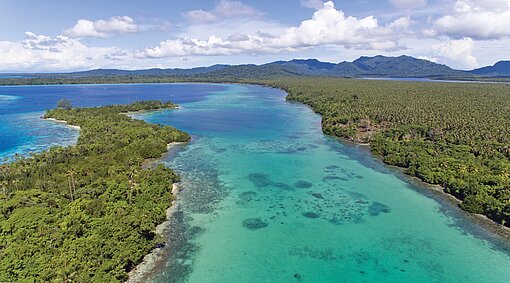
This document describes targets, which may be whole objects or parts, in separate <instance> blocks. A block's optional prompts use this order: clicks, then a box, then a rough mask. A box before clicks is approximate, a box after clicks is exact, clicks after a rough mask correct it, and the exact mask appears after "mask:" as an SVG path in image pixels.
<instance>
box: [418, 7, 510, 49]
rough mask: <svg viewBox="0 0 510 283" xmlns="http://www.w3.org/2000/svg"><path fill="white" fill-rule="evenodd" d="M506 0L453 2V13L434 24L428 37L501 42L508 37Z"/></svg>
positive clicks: (509, 15) (508, 17)
mask: <svg viewBox="0 0 510 283" xmlns="http://www.w3.org/2000/svg"><path fill="white" fill-rule="evenodd" d="M509 23H510V0H476V1H475V0H457V1H455V5H454V9H453V12H452V13H451V14H449V15H445V16H442V17H440V18H438V19H437V20H435V21H434V23H433V28H432V29H430V30H427V34H429V35H437V34H443V35H448V36H450V37H453V38H463V37H470V38H473V39H501V38H506V37H509V36H510V28H508V25H509Z"/></svg>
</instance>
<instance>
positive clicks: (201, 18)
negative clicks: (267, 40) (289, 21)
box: [182, 0, 263, 23]
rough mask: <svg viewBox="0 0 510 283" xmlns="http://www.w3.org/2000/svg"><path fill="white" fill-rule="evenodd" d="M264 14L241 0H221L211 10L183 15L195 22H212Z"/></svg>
mask: <svg viewBox="0 0 510 283" xmlns="http://www.w3.org/2000/svg"><path fill="white" fill-rule="evenodd" d="M262 14H263V13H262V12H260V11H258V10H257V9H255V8H253V7H252V6H249V5H246V4H244V3H242V2H241V1H231V0H221V1H220V2H218V3H217V4H216V6H215V7H214V9H212V10H211V11H204V10H191V11H187V12H185V13H183V14H182V15H183V17H185V18H186V19H187V20H188V21H190V22H193V23H211V22H216V21H220V20H225V19H228V18H234V17H260V16H262Z"/></svg>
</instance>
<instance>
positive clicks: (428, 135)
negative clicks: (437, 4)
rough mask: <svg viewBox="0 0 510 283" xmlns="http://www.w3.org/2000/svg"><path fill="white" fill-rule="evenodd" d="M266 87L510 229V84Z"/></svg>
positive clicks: (333, 82)
mask: <svg viewBox="0 0 510 283" xmlns="http://www.w3.org/2000/svg"><path fill="white" fill-rule="evenodd" d="M265 83H266V84H268V85H271V86H274V87H279V88H282V89H284V90H285V91H287V92H288V94H289V95H288V97H287V99H288V100H291V101H298V102H302V103H305V104H307V105H309V106H310V107H312V108H313V109H314V110H315V111H316V112H317V113H320V114H321V115H322V116H323V120H322V126H323V130H324V132H325V133H326V134H329V135H333V136H337V137H342V138H347V139H351V140H354V141H359V142H368V143H370V145H371V148H372V151H373V152H374V153H375V154H377V155H379V156H381V157H382V158H383V160H384V162H385V163H387V164H391V165H396V166H399V167H404V168H406V172H407V173H408V174H410V175H412V176H416V177H418V178H420V179H421V180H423V181H425V182H427V183H430V184H437V185H441V186H443V187H444V191H445V192H447V193H449V194H452V195H454V196H455V197H457V198H458V199H460V200H462V204H461V207H462V208H463V209H464V210H466V211H469V212H473V213H479V214H484V215H486V216H487V217H489V218H490V219H492V220H494V221H496V222H498V223H501V224H503V225H506V226H510V85H508V84H473V83H472V84H464V83H417V82H397V81H366V80H348V79H332V78H287V79H278V80H273V81H267V82H265ZM395 197H398V196H395Z"/></svg>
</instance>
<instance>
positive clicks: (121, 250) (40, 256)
mask: <svg viewBox="0 0 510 283" xmlns="http://www.w3.org/2000/svg"><path fill="white" fill-rule="evenodd" d="M71 107H72V105H71V104H70V103H69V102H67V101H61V102H59V108H57V109H54V110H50V111H48V112H47V113H46V114H45V118H54V119H57V120H65V121H67V122H68V123H69V124H70V125H76V126H79V127H81V131H80V136H79V138H78V141H77V144H76V146H70V147H53V148H51V149H50V150H47V151H44V152H41V153H37V154H33V155H32V156H31V157H29V158H21V157H20V158H18V159H17V160H15V161H14V162H12V163H9V164H3V165H0V188H1V192H0V209H1V213H0V281H2V282H34V281H36V282H118V281H124V280H126V279H127V273H128V272H129V271H130V270H131V269H132V268H133V267H134V266H136V265H137V264H138V263H140V262H141V261H142V259H143V257H144V256H145V255H146V254H148V253H149V252H150V250H151V249H153V248H154V247H155V246H156V245H157V244H159V243H162V239H161V238H160V237H159V236H158V235H156V234H155V232H154V231H155V227H156V226H157V225H158V224H159V223H161V222H163V221H164V220H165V218H166V213H165V212H166V209H167V208H168V207H169V206H170V204H171V200H172V199H173V196H172V194H171V187H172V183H174V182H176V181H178V180H179V176H178V175H177V174H176V173H174V171H172V170H171V169H169V168H166V167H164V166H162V165H159V166H157V167H155V168H152V169H142V166H141V164H142V162H143V161H144V160H145V159H148V158H157V157H160V156H161V154H163V153H165V152H166V151H167V144H168V143H171V142H184V141H188V140H189V139H190V136H189V135H188V134H186V133H184V132H181V131H179V130H176V129H174V128H171V127H168V126H160V125H151V124H148V123H146V122H144V121H140V120H135V119H132V118H130V117H128V116H126V115H122V113H126V112H131V111H140V110H156V109H163V108H174V107H175V105H174V104H172V103H162V102H159V101H144V102H137V103H133V104H130V105H113V106H105V107H98V108H71Z"/></svg>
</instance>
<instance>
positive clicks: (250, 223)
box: [243, 218, 267, 230]
mask: <svg viewBox="0 0 510 283" xmlns="http://www.w3.org/2000/svg"><path fill="white" fill-rule="evenodd" d="M243 226H244V227H246V228H248V229H250V230H258V229H262V228H265V227H267V223H266V222H264V221H263V220H262V219H260V218H248V219H246V220H244V221H243Z"/></svg>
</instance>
